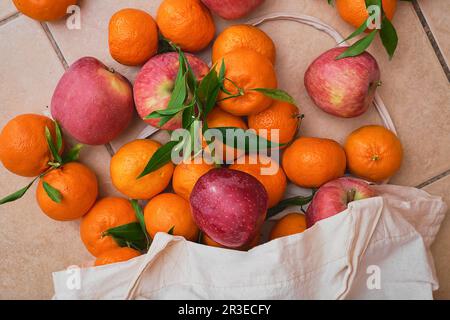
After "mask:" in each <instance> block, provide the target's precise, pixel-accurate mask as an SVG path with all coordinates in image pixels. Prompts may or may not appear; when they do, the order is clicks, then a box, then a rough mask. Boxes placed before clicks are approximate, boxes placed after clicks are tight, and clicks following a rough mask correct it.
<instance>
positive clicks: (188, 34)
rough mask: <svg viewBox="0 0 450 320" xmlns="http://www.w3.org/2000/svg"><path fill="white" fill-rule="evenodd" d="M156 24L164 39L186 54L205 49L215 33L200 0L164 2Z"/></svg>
mask: <svg viewBox="0 0 450 320" xmlns="http://www.w3.org/2000/svg"><path fill="white" fill-rule="evenodd" d="M156 22H157V24H158V27H159V30H160V31H161V33H162V35H163V36H164V37H165V38H167V39H169V40H170V41H172V42H174V43H175V44H177V45H179V46H180V48H181V49H182V50H184V51H188V52H197V51H200V50H202V49H204V48H206V47H207V46H208V45H209V43H210V42H211V41H212V39H213V38H214V34H215V32H216V27H215V25H214V20H213V18H212V16H211V13H210V12H209V10H208V8H207V7H205V6H204V5H203V3H202V2H201V1H200V0H164V1H162V3H161V5H160V6H159V9H158V13H157V15H156Z"/></svg>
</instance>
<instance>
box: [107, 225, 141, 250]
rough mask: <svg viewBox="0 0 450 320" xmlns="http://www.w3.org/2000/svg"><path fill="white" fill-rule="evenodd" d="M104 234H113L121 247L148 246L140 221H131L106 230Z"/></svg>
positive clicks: (139, 247)
mask: <svg viewBox="0 0 450 320" xmlns="http://www.w3.org/2000/svg"><path fill="white" fill-rule="evenodd" d="M102 236H104V237H105V236H111V237H112V238H113V239H114V240H115V241H116V242H117V244H118V245H119V246H121V247H125V246H127V247H134V248H137V249H138V250H145V249H146V248H147V239H146V236H145V234H144V232H143V231H142V229H141V225H140V223H139V222H131V223H128V224H124V225H121V226H118V227H113V228H110V229H108V230H106V231H105V232H104V233H103V234H102Z"/></svg>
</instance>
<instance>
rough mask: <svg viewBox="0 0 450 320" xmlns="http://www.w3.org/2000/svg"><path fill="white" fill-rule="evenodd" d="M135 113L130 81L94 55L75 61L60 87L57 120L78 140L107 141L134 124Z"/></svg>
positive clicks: (55, 105) (53, 108)
mask: <svg viewBox="0 0 450 320" xmlns="http://www.w3.org/2000/svg"><path fill="white" fill-rule="evenodd" d="M133 112H134V103H133V89H132V87H131V84H130V82H129V81H128V80H127V79H126V78H125V77H123V76H122V75H120V74H119V73H117V72H115V71H114V70H112V69H109V68H108V67H106V66H105V65H104V64H103V63H101V62H100V61H98V60H97V59H95V58H92V57H84V58H81V59H79V60H77V61H76V62H75V63H73V64H72V65H71V66H70V68H69V69H68V70H67V71H66V72H65V73H64V75H63V76H62V78H61V80H59V83H58V85H57V86H56V89H55V92H54V93H53V98H52V102H51V113H52V116H53V118H54V119H55V120H57V121H58V122H59V123H60V124H61V126H62V127H63V128H64V129H65V130H67V132H68V133H69V134H70V135H72V136H73V137H74V138H75V139H77V140H78V141H80V142H82V143H85V144H92V145H99V144H105V143H107V142H109V141H111V140H113V139H114V138H116V137H117V136H118V135H119V134H120V133H121V132H122V131H123V130H124V129H125V128H126V127H127V126H128V124H129V123H130V121H131V118H132V116H133Z"/></svg>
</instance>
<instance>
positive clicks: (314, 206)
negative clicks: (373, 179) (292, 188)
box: [306, 177, 376, 228]
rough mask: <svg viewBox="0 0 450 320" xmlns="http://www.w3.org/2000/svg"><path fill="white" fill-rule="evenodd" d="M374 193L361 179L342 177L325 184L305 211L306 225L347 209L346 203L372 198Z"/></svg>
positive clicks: (308, 225)
mask: <svg viewBox="0 0 450 320" xmlns="http://www.w3.org/2000/svg"><path fill="white" fill-rule="evenodd" d="M375 195H376V193H375V191H374V190H373V189H372V188H371V187H370V185H369V184H368V183H367V182H365V181H364V180H361V179H356V178H349V177H342V178H339V179H336V180H333V181H330V182H327V183H325V184H324V185H323V186H322V187H320V188H319V190H318V191H317V192H316V194H315V195H314V198H313V200H312V202H311V204H310V205H309V207H308V210H306V225H307V227H308V228H310V227H312V226H313V225H314V224H315V223H316V222H318V221H320V220H322V219H326V218H328V217H331V216H334V215H336V214H338V213H340V212H342V211H344V210H345V209H347V207H348V203H349V202H352V201H357V200H361V199H367V198H371V197H374V196H375Z"/></svg>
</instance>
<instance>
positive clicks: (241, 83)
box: [216, 48, 278, 116]
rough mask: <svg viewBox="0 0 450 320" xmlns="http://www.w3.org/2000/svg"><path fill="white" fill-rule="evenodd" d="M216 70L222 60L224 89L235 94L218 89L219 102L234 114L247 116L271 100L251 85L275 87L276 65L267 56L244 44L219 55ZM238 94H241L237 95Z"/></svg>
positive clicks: (225, 109) (259, 109) (265, 105)
mask: <svg viewBox="0 0 450 320" xmlns="http://www.w3.org/2000/svg"><path fill="white" fill-rule="evenodd" d="M222 58H223V59H221V60H220V61H219V62H218V63H217V65H216V70H217V71H219V70H220V68H221V66H222V63H225V66H226V70H225V78H226V79H227V80H225V82H224V87H225V89H226V90H227V91H228V92H230V93H231V94H233V95H238V96H236V97H233V98H230V95H229V94H227V93H225V92H222V91H221V92H220V93H219V96H218V99H219V102H218V105H219V107H220V108H222V109H223V110H224V111H226V112H229V113H231V114H233V115H235V116H249V115H252V114H255V113H258V112H261V111H263V110H265V109H267V108H268V107H270V105H271V104H272V99H271V98H269V97H267V96H265V95H264V94H263V93H261V92H257V91H254V90H252V89H258V88H266V89H275V88H276V87H277V83H278V82H277V76H276V73H275V69H274V67H273V65H272V63H271V62H270V60H269V59H267V58H266V57H264V56H263V55H261V54H259V53H257V52H256V51H253V50H251V49H247V48H241V49H236V50H233V51H231V52H229V53H227V54H226V55H224V56H223V57H222ZM239 94H240V95H239Z"/></svg>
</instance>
